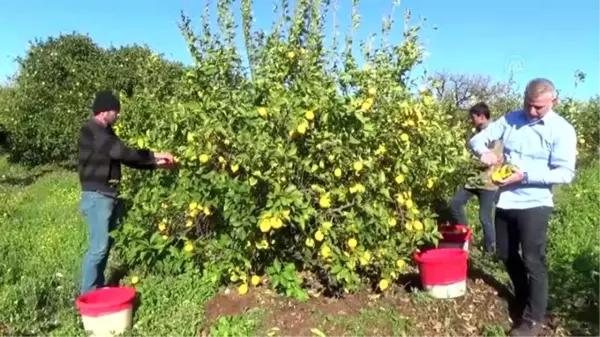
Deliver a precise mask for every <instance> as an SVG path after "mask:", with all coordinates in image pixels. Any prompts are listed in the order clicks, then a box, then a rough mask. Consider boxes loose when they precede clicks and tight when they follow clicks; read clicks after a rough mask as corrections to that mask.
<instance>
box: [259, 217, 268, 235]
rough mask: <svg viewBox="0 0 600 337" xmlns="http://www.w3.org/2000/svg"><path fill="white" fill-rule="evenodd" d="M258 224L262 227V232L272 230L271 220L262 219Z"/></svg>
mask: <svg viewBox="0 0 600 337" xmlns="http://www.w3.org/2000/svg"><path fill="white" fill-rule="evenodd" d="M258 226H259V227H260V231H261V232H263V233H266V232H268V231H270V230H271V221H269V220H266V219H264V220H261V221H260V222H259V224H258Z"/></svg>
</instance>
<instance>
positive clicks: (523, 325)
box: [508, 319, 542, 337]
mask: <svg viewBox="0 0 600 337" xmlns="http://www.w3.org/2000/svg"><path fill="white" fill-rule="evenodd" d="M541 330H542V324H540V323H538V322H533V321H530V320H526V319H522V320H520V322H519V323H517V324H516V325H515V326H514V327H513V328H512V329H511V330H510V332H509V333H508V335H509V336H515V337H516V336H537V335H538V334H539V333H540V332H541Z"/></svg>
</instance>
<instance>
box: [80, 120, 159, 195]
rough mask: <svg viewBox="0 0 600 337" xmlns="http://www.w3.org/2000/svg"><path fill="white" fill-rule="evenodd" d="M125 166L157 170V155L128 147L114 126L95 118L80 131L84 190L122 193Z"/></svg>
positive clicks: (81, 181)
mask: <svg viewBox="0 0 600 337" xmlns="http://www.w3.org/2000/svg"><path fill="white" fill-rule="evenodd" d="M121 164H125V165H126V166H129V167H132V168H137V169H155V168H156V164H155V161H154V154H153V153H152V152H151V151H149V150H146V149H143V150H137V149H132V148H130V147H128V146H127V145H125V144H124V143H123V142H121V140H120V139H119V138H118V137H117V135H115V132H114V131H113V129H112V127H110V126H104V125H102V124H100V123H99V122H97V121H96V120H95V119H93V118H91V119H89V120H88V121H86V122H85V123H84V124H83V126H82V127H81V129H80V131H79V164H78V171H79V181H80V183H81V189H82V190H83V191H96V192H100V193H104V194H108V195H112V196H116V195H117V194H118V185H117V184H118V183H119V182H120V181H121Z"/></svg>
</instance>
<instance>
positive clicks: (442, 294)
mask: <svg viewBox="0 0 600 337" xmlns="http://www.w3.org/2000/svg"><path fill="white" fill-rule="evenodd" d="M423 288H425V291H426V292H427V293H428V294H429V296H431V297H433V298H441V299H450V298H456V297H461V296H464V295H465V294H466V293H467V280H464V281H460V282H456V283H451V284H445V285H429V286H428V285H425V286H424V287H423Z"/></svg>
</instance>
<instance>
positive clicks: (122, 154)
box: [78, 91, 174, 294]
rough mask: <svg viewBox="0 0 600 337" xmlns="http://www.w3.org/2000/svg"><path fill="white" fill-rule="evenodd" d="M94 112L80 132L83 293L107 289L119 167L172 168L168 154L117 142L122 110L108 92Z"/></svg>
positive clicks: (117, 206)
mask: <svg viewBox="0 0 600 337" xmlns="http://www.w3.org/2000/svg"><path fill="white" fill-rule="evenodd" d="M92 111H93V117H92V118H90V119H89V120H88V121H86V122H85V123H84V124H83V126H82V127H81V130H80V133H79V164H78V171H79V180H80V183H81V189H82V196H81V204H80V211H81V212H82V213H83V215H84V216H85V218H86V221H87V222H88V225H89V228H90V241H89V242H90V245H89V249H88V251H87V252H86V254H85V257H84V259H83V266H82V279H81V293H82V294H83V293H86V292H88V291H91V290H93V289H94V288H101V287H104V286H105V284H104V283H105V279H104V270H105V269H106V262H107V260H108V255H109V251H110V248H111V245H112V238H111V237H110V236H109V232H110V231H112V230H113V229H115V227H116V225H117V220H118V218H119V217H120V216H121V210H122V209H121V207H122V206H121V202H120V200H119V198H118V187H117V184H118V182H119V181H120V180H121V164H125V165H126V166H129V167H132V168H136V169H147V170H152V169H156V168H165V169H168V168H173V167H174V158H173V156H172V155H171V154H170V153H153V152H151V151H149V150H147V149H141V150H137V149H132V148H130V147H128V146H126V145H125V144H124V143H123V142H121V140H119V138H118V137H117V136H116V135H115V133H114V131H113V129H112V125H113V124H114V123H115V121H116V120H117V117H118V115H119V113H120V111H121V103H120V102H119V99H118V98H117V97H115V96H114V95H113V93H112V92H110V91H100V92H98V93H97V94H96V98H95V100H94V103H93V104H92Z"/></svg>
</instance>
